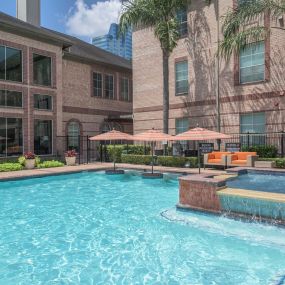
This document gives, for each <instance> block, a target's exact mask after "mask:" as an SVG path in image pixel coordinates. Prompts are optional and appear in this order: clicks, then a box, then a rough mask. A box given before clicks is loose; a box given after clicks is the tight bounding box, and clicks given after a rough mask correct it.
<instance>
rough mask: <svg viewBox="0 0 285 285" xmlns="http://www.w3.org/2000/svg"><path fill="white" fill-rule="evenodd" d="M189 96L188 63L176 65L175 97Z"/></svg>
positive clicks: (181, 62) (182, 62)
mask: <svg viewBox="0 0 285 285" xmlns="http://www.w3.org/2000/svg"><path fill="white" fill-rule="evenodd" d="M186 94H188V61H187V60H185V61H180V62H176V63H175V95H186Z"/></svg>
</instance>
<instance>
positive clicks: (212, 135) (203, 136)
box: [173, 127, 231, 173]
mask: <svg viewBox="0 0 285 285" xmlns="http://www.w3.org/2000/svg"><path fill="white" fill-rule="evenodd" d="M229 138H231V136H229V135H226V134H222V133H219V132H215V131H210V130H207V129H203V128H199V127H197V128H194V129H191V130H189V131H187V132H184V133H181V134H178V135H176V136H175V137H173V140H177V141H197V142H198V167H199V173H201V163H200V147H199V141H207V140H217V139H229Z"/></svg>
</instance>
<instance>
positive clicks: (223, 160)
mask: <svg viewBox="0 0 285 285" xmlns="http://www.w3.org/2000/svg"><path fill="white" fill-rule="evenodd" d="M257 160H258V155H257V154H256V152H234V153H232V152H223V151H214V152H211V153H207V154H204V167H206V166H223V167H228V166H247V167H253V166H254V164H255V161H257Z"/></svg>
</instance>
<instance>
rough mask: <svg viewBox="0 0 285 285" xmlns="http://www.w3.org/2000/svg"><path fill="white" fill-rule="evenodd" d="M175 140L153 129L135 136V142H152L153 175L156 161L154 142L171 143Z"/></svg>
mask: <svg viewBox="0 0 285 285" xmlns="http://www.w3.org/2000/svg"><path fill="white" fill-rule="evenodd" d="M172 138H173V136H171V135H168V134H165V133H162V132H160V131H158V130H155V129H152V130H148V131H146V132H143V133H140V134H137V135H134V136H133V140H134V141H144V142H151V156H152V163H151V173H152V174H153V164H154V162H153V159H154V154H153V151H154V142H162V141H169V140H171V139H172Z"/></svg>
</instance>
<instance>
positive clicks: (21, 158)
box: [18, 155, 26, 166]
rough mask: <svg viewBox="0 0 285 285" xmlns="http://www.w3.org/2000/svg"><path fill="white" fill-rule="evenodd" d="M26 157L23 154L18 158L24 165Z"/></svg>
mask: <svg viewBox="0 0 285 285" xmlns="http://www.w3.org/2000/svg"><path fill="white" fill-rule="evenodd" d="M25 161H26V159H25V157H24V156H23V155H22V156H20V157H19V158H18V163H19V164H21V165H22V166H25Z"/></svg>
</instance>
